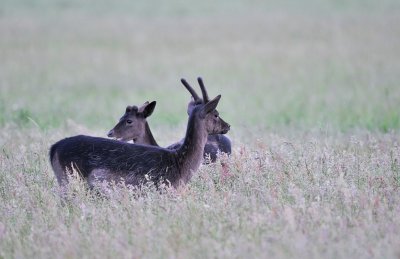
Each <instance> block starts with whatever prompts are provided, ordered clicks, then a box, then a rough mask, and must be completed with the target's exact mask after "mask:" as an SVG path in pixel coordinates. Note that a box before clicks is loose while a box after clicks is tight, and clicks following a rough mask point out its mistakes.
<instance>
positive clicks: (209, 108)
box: [202, 95, 221, 115]
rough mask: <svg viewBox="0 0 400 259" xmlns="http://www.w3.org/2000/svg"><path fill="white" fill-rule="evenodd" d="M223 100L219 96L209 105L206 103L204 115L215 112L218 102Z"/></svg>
mask: <svg viewBox="0 0 400 259" xmlns="http://www.w3.org/2000/svg"><path fill="white" fill-rule="evenodd" d="M220 99H221V95H218V96H217V97H215V98H214V99H212V100H211V101H209V102H208V103H206V104H205V105H204V107H203V112H202V113H204V115H206V114H208V113H210V112H212V111H213V110H215V109H216V108H217V105H218V102H219V100H220Z"/></svg>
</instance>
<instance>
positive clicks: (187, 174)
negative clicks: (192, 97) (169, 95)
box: [177, 116, 208, 183]
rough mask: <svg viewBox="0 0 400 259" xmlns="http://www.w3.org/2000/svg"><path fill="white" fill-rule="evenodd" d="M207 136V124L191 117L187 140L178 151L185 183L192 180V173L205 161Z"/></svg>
mask: <svg viewBox="0 0 400 259" xmlns="http://www.w3.org/2000/svg"><path fill="white" fill-rule="evenodd" d="M207 136H208V134H207V130H206V126H205V123H204V122H202V121H199V120H198V119H196V118H195V117H194V116H190V117H189V122H188V127H187V129H186V135H185V139H184V140H183V144H182V146H181V147H180V148H179V149H178V150H177V153H178V164H179V166H180V168H181V177H182V180H183V181H184V182H185V183H186V182H187V181H189V180H190V178H191V175H192V173H193V172H195V171H197V169H198V168H199V166H200V164H201V162H202V160H203V150H204V146H205V145H206V142H207Z"/></svg>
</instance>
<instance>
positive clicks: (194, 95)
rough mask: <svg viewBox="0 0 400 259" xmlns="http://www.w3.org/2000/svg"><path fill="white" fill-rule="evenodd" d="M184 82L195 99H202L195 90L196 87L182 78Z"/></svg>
mask: <svg viewBox="0 0 400 259" xmlns="http://www.w3.org/2000/svg"><path fill="white" fill-rule="evenodd" d="M181 82H182V84H183V85H184V86H185V87H186V89H187V90H188V91H189V92H190V94H191V95H192V96H193V98H194V100H195V101H198V100H200V97H199V96H198V95H197V93H196V92H195V91H194V89H193V88H192V87H191V86H190V85H189V83H188V82H186V80H185V79H183V78H182V79H181Z"/></svg>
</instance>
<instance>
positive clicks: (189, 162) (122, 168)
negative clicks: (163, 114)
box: [49, 85, 230, 188]
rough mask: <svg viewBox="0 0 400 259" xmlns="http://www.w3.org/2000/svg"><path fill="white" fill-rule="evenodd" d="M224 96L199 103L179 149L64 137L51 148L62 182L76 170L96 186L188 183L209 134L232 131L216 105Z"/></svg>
mask: <svg viewBox="0 0 400 259" xmlns="http://www.w3.org/2000/svg"><path fill="white" fill-rule="evenodd" d="M185 87H186V88H187V90H189V92H190V93H192V95H193V93H195V91H194V90H193V88H191V87H190V86H189V85H185ZM201 90H202V93H203V99H204V100H207V98H205V96H204V93H205V91H204V90H205V89H203V87H201ZM220 98H221V95H218V96H217V97H215V98H214V99H213V100H211V101H209V102H206V103H201V104H197V105H195V106H194V107H193V109H192V111H191V113H190V115H189V120H188V124H187V129H186V135H185V138H184V141H183V143H182V145H181V146H180V147H179V148H178V149H172V150H171V149H166V148H160V147H157V146H146V145H137V144H129V143H124V142H120V141H116V140H110V139H104V138H98V137H90V136H83V135H80V136H74V137H70V138H65V139H63V140H60V141H58V142H57V143H55V144H54V145H52V147H51V149H50V154H49V155H50V161H51V165H52V168H53V170H54V173H55V175H56V178H57V181H58V183H59V184H60V185H61V186H65V184H67V183H68V173H69V172H71V171H72V170H76V171H78V173H79V174H80V175H81V176H82V177H83V178H85V179H86V181H87V182H88V184H89V186H90V187H94V186H95V185H96V184H97V183H99V182H103V181H106V182H123V183H125V184H127V185H134V186H135V185H141V184H143V183H146V182H148V181H152V182H154V183H155V184H156V186H158V185H159V184H160V183H166V184H168V185H172V186H173V187H175V188H177V187H179V186H180V185H182V184H186V183H187V182H188V181H189V180H190V179H191V177H192V175H193V173H194V172H196V171H197V169H198V168H199V166H200V163H201V161H202V159H203V150H204V146H205V144H206V142H207V136H208V134H224V133H226V132H228V131H229V128H230V125H229V124H228V123H226V122H224V121H223V120H222V119H220V118H219V117H218V112H217V111H216V107H217V105H218V102H219V100H220ZM195 99H196V98H195Z"/></svg>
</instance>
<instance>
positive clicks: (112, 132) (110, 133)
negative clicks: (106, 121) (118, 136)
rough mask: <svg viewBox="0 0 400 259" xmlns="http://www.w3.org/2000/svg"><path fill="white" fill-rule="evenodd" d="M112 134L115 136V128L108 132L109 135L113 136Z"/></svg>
mask: <svg viewBox="0 0 400 259" xmlns="http://www.w3.org/2000/svg"><path fill="white" fill-rule="evenodd" d="M112 136H114V130H113V129H112V130H110V131H109V132H108V134H107V137H109V138H111V137H112Z"/></svg>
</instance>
